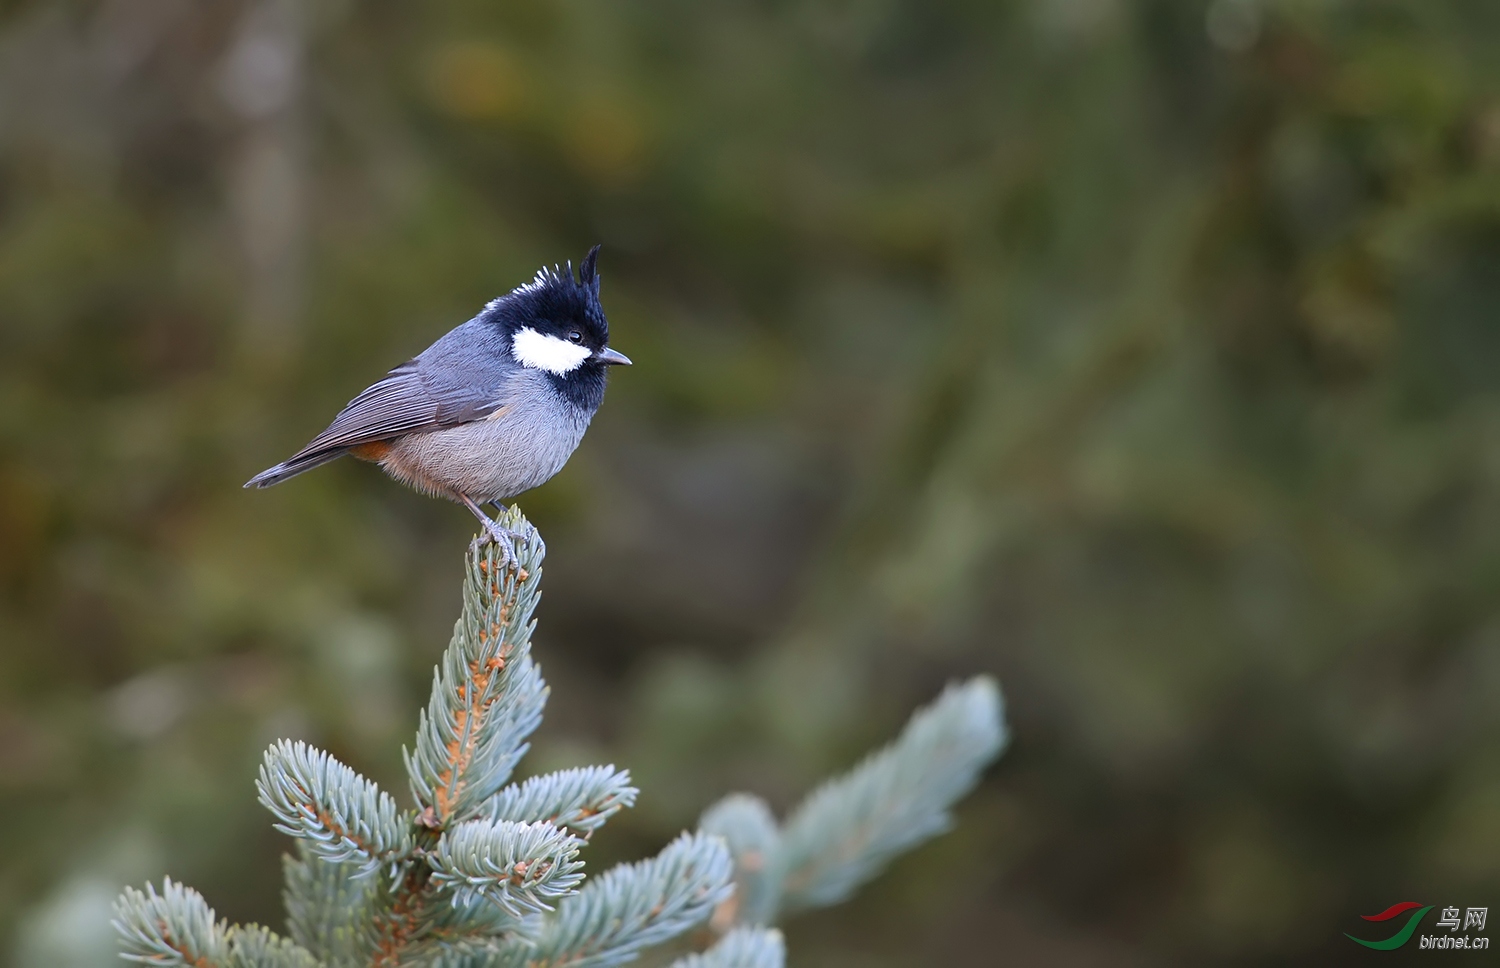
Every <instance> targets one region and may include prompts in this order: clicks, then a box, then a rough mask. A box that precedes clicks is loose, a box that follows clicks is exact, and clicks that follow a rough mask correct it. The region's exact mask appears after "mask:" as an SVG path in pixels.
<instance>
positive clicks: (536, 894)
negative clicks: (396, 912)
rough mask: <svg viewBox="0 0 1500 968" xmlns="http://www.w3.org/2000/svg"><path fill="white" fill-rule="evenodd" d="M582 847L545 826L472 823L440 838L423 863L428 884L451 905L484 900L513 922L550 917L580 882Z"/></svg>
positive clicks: (542, 823) (558, 831) (575, 839)
mask: <svg viewBox="0 0 1500 968" xmlns="http://www.w3.org/2000/svg"><path fill="white" fill-rule="evenodd" d="M582 846H583V841H582V840H580V839H578V838H577V837H574V836H571V835H570V834H568V833H567V832H566V831H562V830H558V829H557V828H556V827H554V826H552V825H551V824H550V823H546V822H539V823H514V822H512V821H509V820H496V821H488V820H471V821H469V822H467V823H461V824H459V825H458V826H456V827H454V828H453V829H452V830H449V831H447V832H446V833H444V834H443V838H442V840H440V841H438V845H437V848H436V849H435V850H433V851H432V854H431V855H430V856H429V857H428V863H429V864H431V865H432V870H433V875H432V881H433V883H434V884H435V885H436V886H438V887H440V888H451V889H452V890H453V892H454V901H455V902H457V903H462V904H472V903H473V902H474V901H475V900H477V899H478V898H480V897H483V898H487V899H488V900H490V901H491V902H493V903H494V904H496V905H498V906H499V907H500V909H501V910H503V911H505V913H507V914H509V915H511V916H512V917H515V918H520V917H522V916H524V915H526V914H535V913H539V912H541V911H550V910H552V906H551V905H550V904H548V903H547V902H548V901H553V900H556V899H558V898H561V897H565V896H567V895H569V894H573V893H574V889H575V888H576V887H577V886H578V885H579V884H580V883H582V881H583V862H582V861H580V860H579V859H578V850H579V848H580V847H582Z"/></svg>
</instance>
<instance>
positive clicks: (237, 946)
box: [228, 924, 322, 968]
mask: <svg viewBox="0 0 1500 968" xmlns="http://www.w3.org/2000/svg"><path fill="white" fill-rule="evenodd" d="M228 939H229V964H230V968H322V965H320V964H319V962H318V959H316V958H314V957H313V956H312V954H311V953H310V952H308V951H307V950H306V949H304V948H302V947H300V946H299V945H297V944H295V943H293V942H291V941H288V940H287V939H286V938H283V937H280V936H279V935H277V934H276V933H275V932H274V931H271V930H270V929H268V928H263V927H261V926H260V925H258V924H246V925H236V926H234V927H232V928H230V929H229V933H228Z"/></svg>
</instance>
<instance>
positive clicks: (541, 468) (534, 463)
mask: <svg viewBox="0 0 1500 968" xmlns="http://www.w3.org/2000/svg"><path fill="white" fill-rule="evenodd" d="M590 416H591V414H589V413H587V412H585V411H583V410H580V409H579V408H578V407H575V406H573V405H572V404H570V403H569V402H568V401H567V400H565V399H563V398H562V397H561V396H559V395H558V394H556V393H550V392H549V393H539V394H524V395H521V396H520V397H519V398H516V397H512V398H511V399H510V400H508V401H507V402H506V403H505V404H504V405H503V406H501V407H500V408H498V409H497V410H496V411H495V412H494V413H492V414H491V415H490V416H488V417H486V418H484V419H481V420H475V421H472V422H470V423H464V424H459V425H457V426H453V427H445V428H443V429H440V430H432V431H427V432H425V433H415V434H409V435H407V436H405V437H401V438H397V439H396V440H394V441H392V442H391V449H390V452H389V453H388V454H386V455H385V457H384V459H382V460H381V466H382V467H384V468H385V470H386V471H387V472H388V473H390V474H391V476H393V477H395V478H397V479H398V480H401V481H403V482H404V483H407V484H410V485H411V486H413V487H416V488H417V489H419V490H423V491H426V492H428V493H434V494H442V495H445V496H450V497H451V496H452V495H453V494H454V493H458V494H464V495H467V496H468V497H470V498H473V499H474V500H476V501H481V502H482V501H498V500H505V499H509V498H512V497H515V496H516V495H517V494H520V493H521V492H522V491H527V490H530V489H531V488H533V487H536V486H537V485H539V484H542V483H544V482H545V481H547V480H548V479H549V478H551V477H552V476H553V475H554V474H556V473H557V472H558V471H560V470H562V467H563V465H564V464H566V463H567V461H568V458H569V457H570V456H571V455H572V453H573V451H574V450H575V449H577V447H578V443H579V441H581V440H582V439H583V433H584V431H585V430H587V429H588V425H589V418H590Z"/></svg>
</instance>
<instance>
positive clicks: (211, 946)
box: [112, 877, 230, 968]
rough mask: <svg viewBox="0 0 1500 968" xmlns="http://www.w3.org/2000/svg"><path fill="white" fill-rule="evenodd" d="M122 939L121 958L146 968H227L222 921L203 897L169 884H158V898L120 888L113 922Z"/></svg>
mask: <svg viewBox="0 0 1500 968" xmlns="http://www.w3.org/2000/svg"><path fill="white" fill-rule="evenodd" d="M112 923H113V924H114V927H115V930H116V931H117V932H119V934H120V938H121V942H120V944H121V947H122V948H124V951H123V952H121V957H123V958H124V959H125V960H126V961H138V962H140V963H141V964H146V965H163V966H177V965H183V966H187V968H230V966H229V940H228V938H227V937H226V936H225V935H226V928H225V924H224V922H222V921H219V920H216V919H215V918H214V910H213V908H211V907H209V906H208V902H207V901H205V900H203V895H202V894H199V893H198V892H197V891H195V890H193V889H192V888H191V887H185V886H183V885H182V884H179V883H177V882H175V881H173V880H172V879H171V878H170V877H168V878H167V879H166V880H164V881H163V882H162V887H161V893H160V894H158V893H156V888H155V887H154V886H153V885H151V884H147V885H146V890H145V892H144V893H143V892H141V891H138V890H136V889H135V888H133V887H127V888H125V892H124V893H123V894H122V895H120V900H119V901H118V902H117V903H116V905H115V919H114V921H113V922H112Z"/></svg>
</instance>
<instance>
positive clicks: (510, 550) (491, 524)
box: [458, 494, 525, 567]
mask: <svg viewBox="0 0 1500 968" xmlns="http://www.w3.org/2000/svg"><path fill="white" fill-rule="evenodd" d="M458 499H459V500H460V501H462V502H463V505H464V507H466V508H468V509H469V510H470V511H473V512H474V517H476V518H478V519H479V521H480V523H481V524H483V525H484V533H483V534H481V535H480V536H479V537H477V538H475V539H474V543H473V545H471V546H470V547H472V548H473V550H475V551H478V550H479V549H480V548H481V547H483V546H484V544H485V542H486V541H493V542H495V544H497V545H499V546H500V557H501V560H502V562H503V563H504V564H507V565H513V566H516V567H519V566H520V559H518V558H517V557H516V545H515V540H516V539H517V538H523V537H525V535H521V534H517V533H516V532H514V531H511V530H510V529H509V528H506V527H503V526H502V525H501V524H500V522H499V521H496V520H495V519H494V518H491V517H490V516H489V515H488V514H485V513H484V511H483V510H482V509H481V508H480V507H479V505H477V504H475V503H474V501H473V499H472V498H470V497H469V496H468V495H467V494H460V495H459V496H458Z"/></svg>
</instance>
